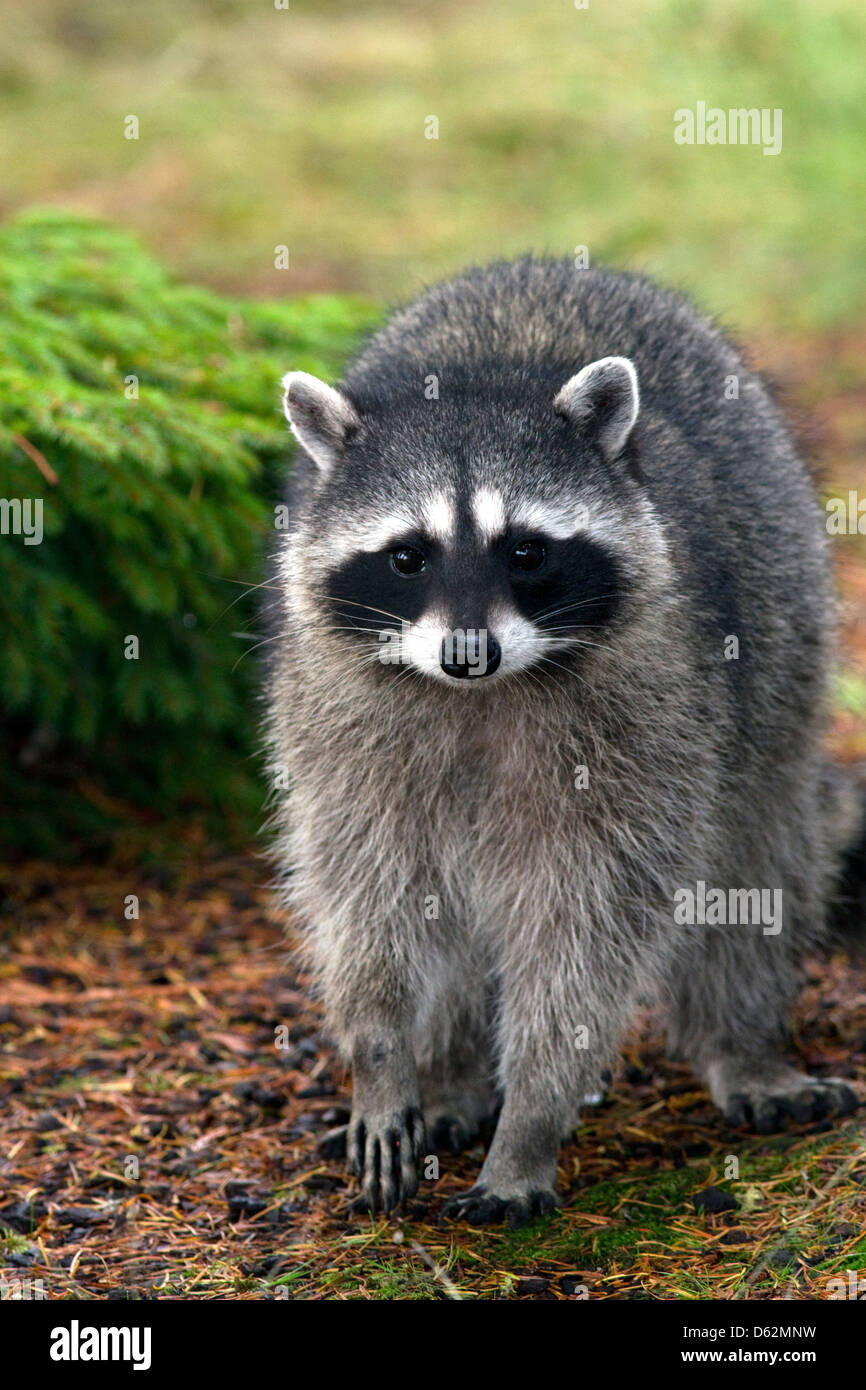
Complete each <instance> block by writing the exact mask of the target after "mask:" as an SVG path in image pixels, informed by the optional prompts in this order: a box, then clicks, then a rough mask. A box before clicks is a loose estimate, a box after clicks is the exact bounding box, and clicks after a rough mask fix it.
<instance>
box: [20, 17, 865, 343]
mask: <svg viewBox="0 0 866 1390" xmlns="http://www.w3.org/2000/svg"><path fill="white" fill-rule="evenodd" d="M0 25H2V30H0V31H2V33H3V36H4V42H3V53H2V56H0V131H2V135H0V141H2V145H0V152H2V167H3V179H2V190H0V215H2V216H8V215H9V214H10V213H12V212H13V211H15V210H17V209H19V208H21V207H22V206H26V205H29V204H31V203H33V202H41V203H45V202H49V203H57V204H61V205H64V206H67V207H70V208H73V209H76V210H80V211H84V212H91V213H95V214H98V215H100V216H104V217H107V218H109V219H111V220H112V221H115V222H118V223H120V224H121V225H124V226H127V227H130V228H132V229H134V230H137V231H138V232H140V233H141V234H142V235H143V236H144V238H145V240H146V242H147V243H148V244H149V246H150V247H151V248H152V249H153V250H155V251H156V252H158V253H159V254H160V255H162V256H164V257H166V258H167V259H168V261H169V262H170V263H171V264H172V265H173V266H174V267H175V269H177V270H178V271H179V272H180V273H181V274H182V275H184V276H186V277H189V278H190V279H193V280H204V281H206V282H209V283H211V284H214V285H216V286H217V287H219V288H221V289H228V290H232V291H238V292H243V293H253V294H257V295H262V296H265V295H272V294H274V295H280V294H289V293H293V292H296V291H298V290H304V291H307V290H318V289H350V290H364V291H370V292H372V293H374V294H376V295H385V296H391V297H402V296H404V295H407V294H411V293H412V292H413V291H414V290H415V289H416V288H417V286H418V285H419V283H421V282H424V281H429V280H431V279H435V278H437V277H439V276H441V275H443V274H447V273H448V272H450V271H452V270H454V269H455V268H457V267H459V266H461V265H463V264H465V263H467V262H469V261H474V260H484V259H487V258H490V257H494V256H499V255H510V254H514V253H517V252H519V251H523V250H525V249H527V248H534V249H536V250H538V251H549V252H556V253H562V254H570V253H571V252H572V250H573V248H574V247H575V246H576V245H584V244H585V245H587V246H588V247H589V250H590V256H591V257H592V258H594V259H598V260H607V261H609V262H612V263H614V264H618V265H628V266H631V267H634V268H640V269H646V270H649V271H651V272H652V273H655V274H657V275H660V276H661V277H662V278H664V279H666V280H668V281H672V282H675V283H678V284H680V285H682V286H684V287H685V288H687V289H689V290H691V292H692V293H693V294H696V295H697V297H698V299H699V300H700V302H701V303H702V304H703V305H704V306H705V307H706V308H708V309H710V310H711V311H713V312H715V313H720V314H722V315H724V316H726V317H729V318H730V319H731V320H732V321H733V322H735V323H737V324H738V325H740V327H741V328H742V329H744V330H745V331H746V332H749V331H751V330H752V329H753V328H755V327H761V328H762V329H763V330H764V331H765V332H767V331H769V332H772V333H778V334H780V335H789V334H794V333H797V332H801V331H807V330H808V331H821V330H827V329H828V328H830V327H834V326H839V325H844V324H852V323H854V322H856V321H857V320H858V319H859V318H861V317H862V313H863V308H864V301H866V289H864V277H863V274H862V266H863V263H864V258H866V217H864V215H863V213H864V207H863V204H864V197H863V187H864V184H863V168H862V165H863V136H862V129H863V112H864V109H866V71H864V63H863V53H864V51H866V11H864V8H863V5H862V3H861V0H822V3H821V4H820V5H816V4H814V3H805V0H784V3H783V0H730V2H729V3H725V4H720V3H718V0H619V2H618V3H617V4H616V5H611V4H605V3H602V0H590V7H589V9H588V10H577V9H575V8H574V4H573V0H548V2H547V3H544V4H541V5H532V4H531V3H530V0H475V3H473V4H472V5H471V6H465V5H462V4H460V3H457V0H441V2H440V3H439V4H436V5H430V4H427V3H421V2H420V0H402V3H401V4H399V5H396V6H395V5H393V4H389V5H384V4H381V3H376V2H375V0H373V3H371V4H368V5H367V6H364V7H359V6H357V5H356V4H353V3H349V0H324V3H323V0H317V3H316V4H313V3H312V0H291V8H290V9H289V10H288V11H285V10H277V9H275V8H274V6H273V4H272V3H271V0H152V3H151V4H149V5H148V6H147V8H146V10H144V11H143V10H142V9H141V8H139V7H137V6H125V5H118V4H117V3H116V0H90V3H89V4H88V5H87V7H86V8H83V9H81V8H78V9H73V8H70V7H69V6H68V4H67V3H65V0H29V3H28V4H27V5H26V6H21V5H20V4H19V3H18V0H0ZM699 100H703V101H706V102H707V103H708V105H718V106H721V107H723V108H728V107H731V106H734V107H740V106H749V107H750V106H756V107H759V108H761V107H769V108H775V107H781V109H782V111H783V133H784V145H783V150H782V153H781V154H780V155H778V156H777V157H775V158H773V157H766V156H764V155H763V154H762V151H761V149H760V148H757V147H709V146H703V147H698V146H694V147H682V146H678V145H676V144H675V143H674V140H673V125H674V122H673V113H674V111H675V110H676V109H677V108H679V107H683V106H686V107H694V105H695V103H696V102H697V101H699ZM129 114H135V115H137V116H138V117H139V120H140V126H141V134H140V139H139V140H137V141H132V140H126V139H124V136H123V121H124V117H125V116H126V115H129ZM428 115H436V116H438V118H439V122H440V138H439V139H438V140H427V139H425V138H424V121H425V118H426V117H427V116H428ZM281 243H285V244H286V245H288V246H289V248H290V255H291V265H290V269H289V270H288V271H278V270H275V269H274V265H273V260H274V247H275V246H276V245H277V244H281Z"/></svg>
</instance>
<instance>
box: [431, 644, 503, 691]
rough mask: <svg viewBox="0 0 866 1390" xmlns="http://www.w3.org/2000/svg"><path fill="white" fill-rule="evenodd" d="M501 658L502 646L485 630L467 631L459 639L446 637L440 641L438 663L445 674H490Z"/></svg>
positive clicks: (461, 675)
mask: <svg viewBox="0 0 866 1390" xmlns="http://www.w3.org/2000/svg"><path fill="white" fill-rule="evenodd" d="M501 660H502V648H501V647H500V645H499V643H498V642H497V640H496V638H495V637H491V636H490V634H489V633H485V632H467V633H466V635H465V637H464V638H462V640H461V641H459V642H455V641H454V640H453V638H452V637H446V638H445V639H444V640H443V642H442V655H441V659H440V664H441V666H442V670H443V671H444V672H445V674H446V675H447V676H454V677H456V678H457V679H458V680H462V679H463V678H464V677H477V676H492V675H493V672H494V671H495V670H496V668H497V667H498V665H499V663H500V661H501Z"/></svg>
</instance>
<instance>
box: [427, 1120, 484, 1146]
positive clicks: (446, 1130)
mask: <svg viewBox="0 0 866 1390" xmlns="http://www.w3.org/2000/svg"><path fill="white" fill-rule="evenodd" d="M427 1133H428V1134H429V1135H430V1147H431V1148H432V1149H433V1150H434V1151H435V1152H436V1153H449V1154H459V1153H462V1152H463V1150H464V1149H468V1148H469V1145H470V1144H471V1143H472V1142H473V1141H474V1140H475V1139H477V1138H478V1125H473V1124H472V1123H470V1121H469V1120H467V1119H466V1118H465V1117H464V1116H463V1115H437V1116H436V1118H435V1120H433V1121H432V1123H431V1121H429V1120H428V1121H427Z"/></svg>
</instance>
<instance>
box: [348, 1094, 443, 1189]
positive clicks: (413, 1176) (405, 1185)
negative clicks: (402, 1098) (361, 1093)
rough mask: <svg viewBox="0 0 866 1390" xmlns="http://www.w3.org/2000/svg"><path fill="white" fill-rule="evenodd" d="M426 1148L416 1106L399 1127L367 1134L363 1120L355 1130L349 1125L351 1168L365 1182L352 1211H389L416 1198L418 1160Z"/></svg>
mask: <svg viewBox="0 0 866 1390" xmlns="http://www.w3.org/2000/svg"><path fill="white" fill-rule="evenodd" d="M423 1148H424V1121H423V1118H422V1116H421V1113H420V1111H418V1110H416V1109H414V1108H413V1107H409V1108H408V1109H406V1110H405V1111H404V1113H403V1116H402V1123H401V1126H400V1128H399V1129H396V1128H394V1127H390V1126H389V1127H388V1128H387V1129H383V1130H382V1132H381V1133H378V1134H377V1133H368V1129H367V1125H366V1123H365V1122H364V1121H363V1120H359V1121H358V1123H357V1125H356V1126H355V1127H354V1130H353V1128H352V1125H351V1124H350V1125H349V1126H348V1145H347V1162H348V1168H349V1172H350V1173H352V1174H353V1176H355V1177H357V1178H360V1180H361V1183H362V1191H361V1194H360V1196H358V1197H356V1198H355V1199H354V1200H353V1201H352V1203H351V1206H352V1210H353V1211H372V1212H376V1211H383V1212H389V1211H392V1210H393V1209H394V1207H397V1206H400V1204H401V1203H402V1202H404V1201H405V1200H406V1199H407V1198H408V1197H413V1196H414V1195H415V1193H416V1192H417V1191H418V1159H419V1158H420V1156H421V1154H422V1151H423Z"/></svg>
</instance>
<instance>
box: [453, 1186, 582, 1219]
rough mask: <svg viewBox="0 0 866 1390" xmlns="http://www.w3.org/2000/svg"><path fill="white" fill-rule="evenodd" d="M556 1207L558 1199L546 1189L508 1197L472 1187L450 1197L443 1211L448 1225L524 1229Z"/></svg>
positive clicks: (537, 1189)
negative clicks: (459, 1222)
mask: <svg viewBox="0 0 866 1390" xmlns="http://www.w3.org/2000/svg"><path fill="white" fill-rule="evenodd" d="M558 1206H559V1198H558V1197H557V1195H556V1193H555V1192H552V1191H551V1190H550V1189H549V1188H536V1189H532V1190H530V1191H527V1192H523V1193H514V1194H512V1195H510V1196H507V1197H498V1196H497V1195H496V1193H495V1192H488V1190H487V1188H486V1187H485V1186H484V1184H483V1183H479V1184H478V1185H477V1186H476V1187H471V1188H470V1189H469V1191H468V1192H464V1193H463V1195H462V1196H460V1197H451V1198H449V1200H448V1201H447V1202H446V1203H445V1205H444V1207H443V1208H442V1215H443V1216H444V1217H445V1219H446V1220H447V1221H468V1222H469V1224H470V1226H494V1225H498V1224H500V1223H501V1222H503V1221H504V1222H507V1223H508V1225H509V1226H525V1225H526V1223H527V1221H532V1220H533V1218H534V1217H536V1216H548V1215H549V1214H550V1212H552V1211H554V1210H555V1209H556V1208H557V1207H558Z"/></svg>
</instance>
